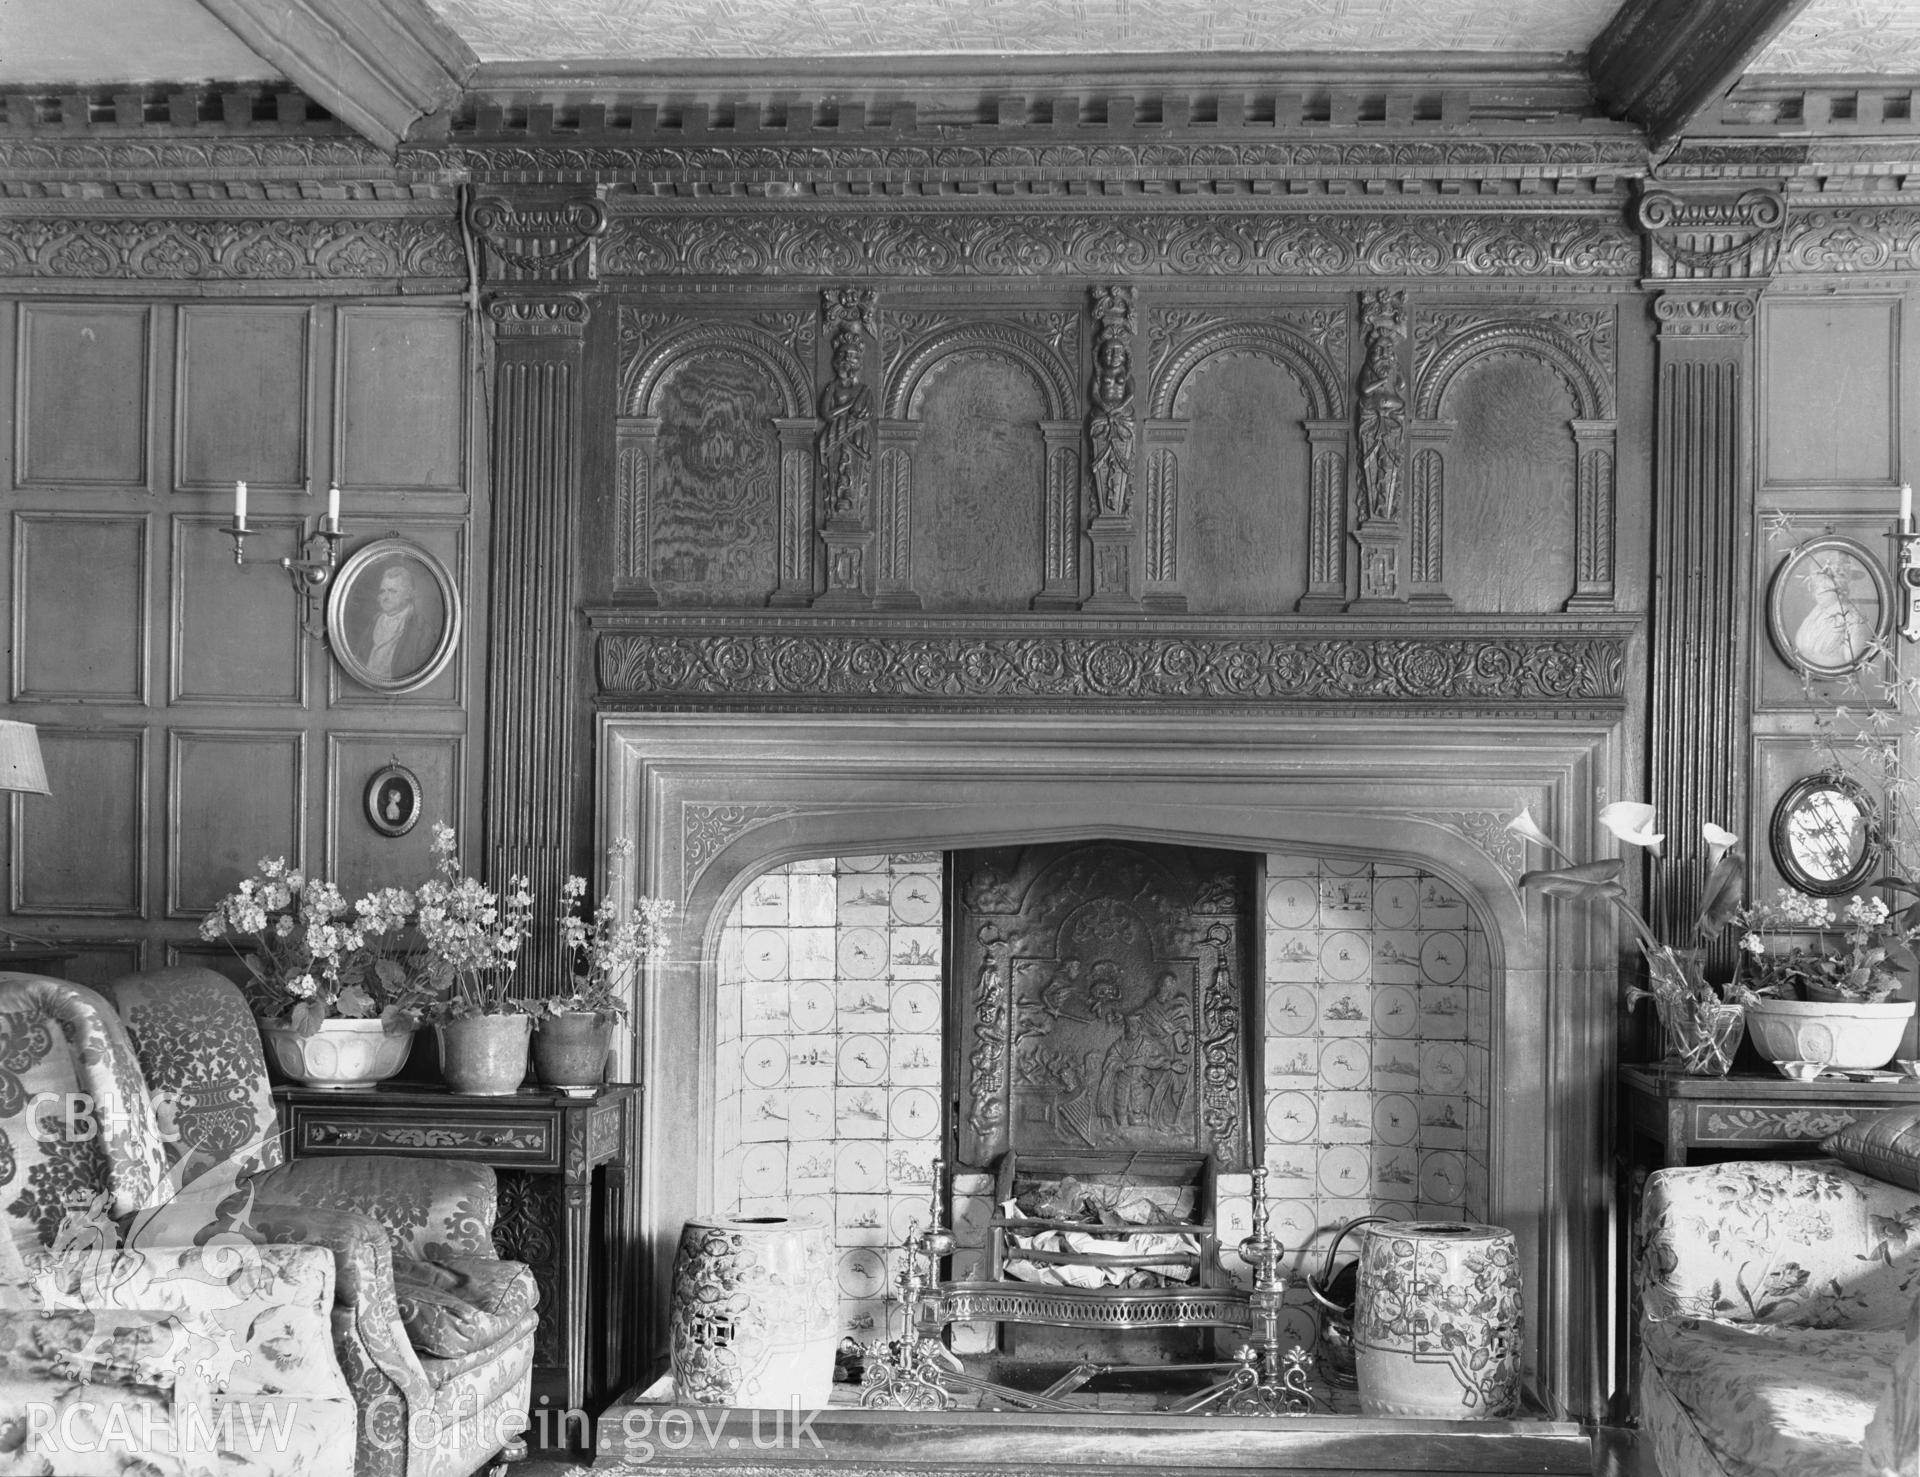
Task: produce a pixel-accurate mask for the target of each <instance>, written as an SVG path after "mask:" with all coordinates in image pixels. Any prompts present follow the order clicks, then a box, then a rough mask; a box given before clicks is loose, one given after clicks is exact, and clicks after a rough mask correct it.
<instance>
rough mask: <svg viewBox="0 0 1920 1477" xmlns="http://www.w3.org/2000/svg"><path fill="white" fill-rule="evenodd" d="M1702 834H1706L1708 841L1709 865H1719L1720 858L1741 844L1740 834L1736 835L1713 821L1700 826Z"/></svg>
mask: <svg viewBox="0 0 1920 1477" xmlns="http://www.w3.org/2000/svg"><path fill="white" fill-rule="evenodd" d="M1700 834H1701V835H1702V836H1704V837H1705V838H1706V841H1707V865H1708V866H1709V867H1717V866H1719V865H1720V858H1721V857H1723V856H1725V855H1726V854H1727V853H1728V852H1730V851H1732V850H1733V848H1734V847H1736V846H1738V845H1739V844H1740V838H1739V837H1738V836H1736V835H1734V834H1733V832H1731V831H1728V830H1725V829H1723V828H1721V827H1719V826H1716V825H1715V824H1714V823H1713V822H1712V821H1708V822H1707V823H1706V824H1705V825H1704V826H1702V827H1701V828H1700Z"/></svg>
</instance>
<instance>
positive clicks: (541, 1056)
mask: <svg viewBox="0 0 1920 1477" xmlns="http://www.w3.org/2000/svg"><path fill="white" fill-rule="evenodd" d="M613 1025H614V1020H613V1017H612V1016H610V1015H601V1014H600V1013H599V1012H597V1011H591V1010H570V1011H567V1012H566V1013H565V1014H564V1015H543V1016H540V1017H538V1018H537V1019H536V1020H535V1021H534V1025H533V1069H534V1071H535V1072H537V1073H539V1075H540V1080H541V1081H542V1082H543V1083H545V1084H546V1085H547V1086H548V1087H552V1088H557V1089H558V1090H559V1091H561V1092H565V1093H572V1094H575V1095H578V1096H584V1095H586V1094H589V1093H593V1092H595V1091H598V1089H599V1088H600V1086H601V1084H602V1083H604V1082H605V1081H606V1080H607V1050H608V1048H609V1047H610V1046H611V1045H612V1044H613Z"/></svg>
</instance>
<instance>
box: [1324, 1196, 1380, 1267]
mask: <svg viewBox="0 0 1920 1477" xmlns="http://www.w3.org/2000/svg"><path fill="white" fill-rule="evenodd" d="M1378 1214H1380V1207H1379V1205H1378V1204H1377V1203H1376V1202H1375V1201H1374V1199H1373V1198H1372V1197H1371V1196H1368V1195H1327V1196H1323V1197H1322V1198H1321V1200H1320V1225H1319V1227H1318V1228H1317V1230H1316V1232H1315V1234H1314V1238H1313V1243H1312V1244H1313V1249H1314V1250H1316V1251H1318V1252H1320V1253H1321V1255H1322V1257H1323V1258H1324V1256H1325V1254H1326V1250H1327V1248H1328V1247H1329V1246H1331V1245H1333V1240H1334V1237H1336V1236H1338V1235H1339V1234H1340V1230H1341V1228H1342V1227H1343V1226H1349V1225H1352V1224H1353V1222H1355V1221H1357V1220H1359V1219H1360V1218H1361V1217H1362V1216H1369V1215H1378ZM1360 1234H1361V1233H1360V1232H1357V1231H1356V1232H1354V1233H1353V1234H1352V1235H1350V1236H1348V1237H1347V1238H1346V1239H1345V1240H1344V1241H1342V1242H1341V1243H1340V1251H1341V1253H1342V1254H1343V1255H1344V1254H1345V1253H1346V1252H1347V1250H1348V1249H1349V1248H1351V1249H1352V1250H1354V1251H1356V1252H1357V1251H1358V1250H1359V1249H1360V1248H1359V1247H1358V1246H1356V1245H1355V1244H1354V1243H1355V1242H1356V1241H1357V1240H1358V1239H1359V1237H1360Z"/></svg>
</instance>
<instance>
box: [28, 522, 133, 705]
mask: <svg viewBox="0 0 1920 1477" xmlns="http://www.w3.org/2000/svg"><path fill="white" fill-rule="evenodd" d="M148 542H149V535H148V517H147V513H146V511H145V509H144V508H142V509H139V510H136V511H133V512H129V513H124V514H119V513H107V512H52V511H48V512H16V513H15V514H14V515H13V608H12V619H13V642H12V645H13V667H12V682H11V696H12V699H13V701H15V702H56V703H125V704H132V705H135V706H144V705H145V703H146V701H147V692H148V688H147V681H148V678H147V673H148V668H149V665H150V663H149V660H148V656H149V650H148V648H149V634H148V632H149V627H148V609H149V607H150V604H151V601H150V595H151V590H152V577H151V565H150V559H149V548H148Z"/></svg>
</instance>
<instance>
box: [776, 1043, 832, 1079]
mask: <svg viewBox="0 0 1920 1477" xmlns="http://www.w3.org/2000/svg"><path fill="white" fill-rule="evenodd" d="M786 1047H787V1080H788V1081H789V1082H790V1083H792V1084H793V1085H794V1086H795V1087H831V1086H833V1074H834V1073H835V1072H836V1071H837V1070H838V1069H839V1057H840V1038H839V1037H838V1036H789V1037H787V1038H786Z"/></svg>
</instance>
